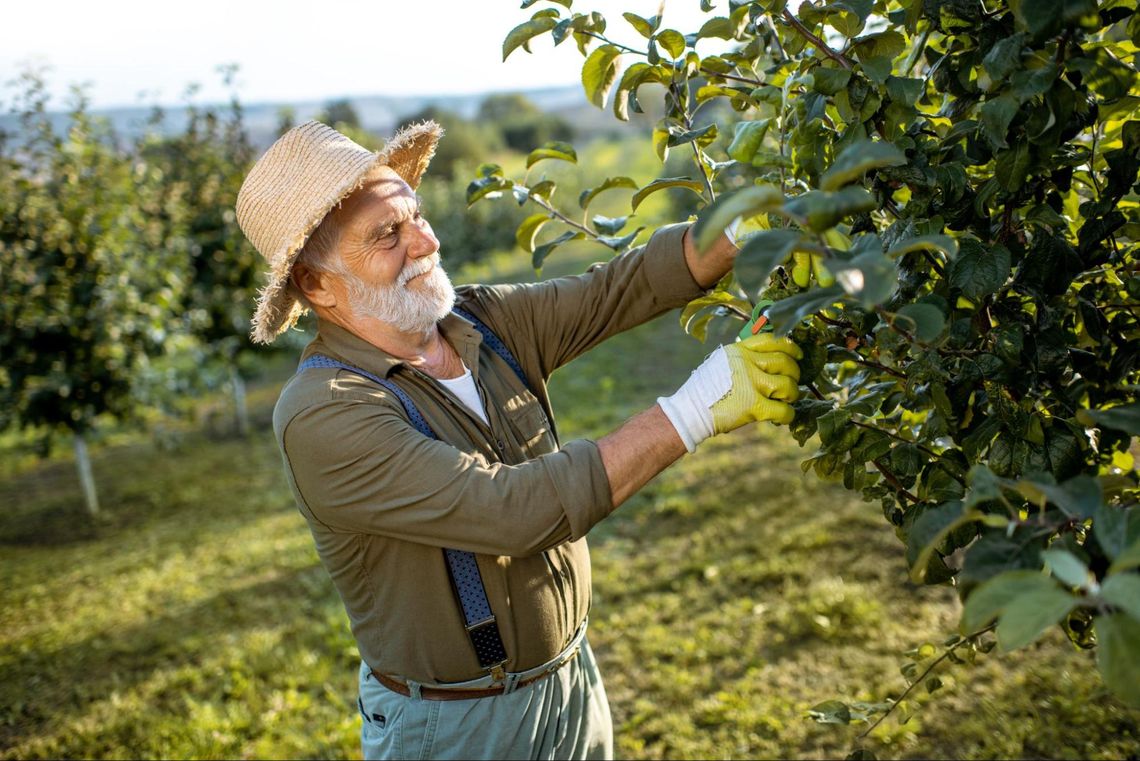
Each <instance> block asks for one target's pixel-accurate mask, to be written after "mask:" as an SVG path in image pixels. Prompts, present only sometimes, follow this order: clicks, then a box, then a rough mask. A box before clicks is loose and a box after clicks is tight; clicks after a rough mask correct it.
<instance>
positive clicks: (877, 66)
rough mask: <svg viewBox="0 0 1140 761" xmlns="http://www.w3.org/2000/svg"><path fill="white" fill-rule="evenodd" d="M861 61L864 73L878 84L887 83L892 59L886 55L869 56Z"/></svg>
mask: <svg viewBox="0 0 1140 761" xmlns="http://www.w3.org/2000/svg"><path fill="white" fill-rule="evenodd" d="M860 63H861V64H862V65H863V73H864V74H866V75H867V78H868V79H870V80H871V81H872V82H874V83H875V84H877V85H884V84H886V83H887V78H888V77H889V76H890V75H891V59H890V58H887V57H886V56H868V57H866V58H863V59H862V60H861V61H860Z"/></svg>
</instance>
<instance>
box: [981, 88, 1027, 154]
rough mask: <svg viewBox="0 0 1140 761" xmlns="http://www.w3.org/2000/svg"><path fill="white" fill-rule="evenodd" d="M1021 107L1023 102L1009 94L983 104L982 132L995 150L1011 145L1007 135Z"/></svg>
mask: <svg viewBox="0 0 1140 761" xmlns="http://www.w3.org/2000/svg"><path fill="white" fill-rule="evenodd" d="M1020 107H1021V103H1020V102H1019V101H1018V100H1017V98H1015V97H1014V96H1012V95H1008V94H1007V95H1000V96H998V97H996V98H990V99H989V100H987V101H986V102H985V103H984V104H983V105H982V114H981V116H982V134H984V135H985V136H986V139H987V140H988V141H989V143H990V147H992V148H993V149H994V150H997V149H998V148H1008V147H1009V143H1007V142H1006V141H1005V135H1006V132H1008V131H1009V124H1010V122H1012V121H1013V117H1014V116H1016V115H1017V110H1018V109H1019V108H1020Z"/></svg>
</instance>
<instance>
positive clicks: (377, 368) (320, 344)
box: [302, 312, 483, 378]
mask: <svg viewBox="0 0 1140 761" xmlns="http://www.w3.org/2000/svg"><path fill="white" fill-rule="evenodd" d="M438 325H439V330H440V332H441V333H442V334H443V338H444V340H446V341H447V342H448V343H449V344H451V345H452V347H453V348H454V349H455V350H456V351H457V352H459V356H460V358H461V359H462V360H463V363H464V364H465V365H467V367H468V368H470V369H471V372H472V373H476V374H477V373H478V357H479V344H480V343H482V340H483V336H482V335H480V333H479V331H478V330H476V329H475V326H474V325H472V324H471V323H470V322H468V321H467V320H465V319H463V318H462V317H460V316H459V315H457V314H455V313H454V312H449V313H448V314H447V315H446V316H445V317H444V318H443V319H442V320H440V321H439V323H438ZM313 354H323V355H324V356H326V357H331V358H332V359H338V360H340V361H341V362H344V363H345V364H348V365H351V366H353V367H359V368H360V369H361V370H367V371H368V372H370V373H372V374H373V375H376V376H378V377H380V378H387V377H388V376H389V375H391V374H392V373H393V372H394V371H395V370H396V368H397V367H400V366H401V365H407V362H406V361H405V360H403V359H400V358H399V357H395V356H393V355H391V354H389V353H388V352H386V351H384V350H383V349H380V348H378V347H376V346H373V345H372V344H370V343H369V342H368V341H366V340H364V339H363V338H361V337H360V336H358V335H356V334H355V333H353V332H352V331H351V330H348V329H347V328H343V327H341V326H340V325H337V324H336V323H332V322H328V321H326V320H321V319H319V318H318V319H317V336H316V338H314V339H313V340H312V341H311V342H309V345H308V346H306V347H305V351H304V353H303V355H302V361H303V360H304V359H307V358H309V357H310V356H312V355H313Z"/></svg>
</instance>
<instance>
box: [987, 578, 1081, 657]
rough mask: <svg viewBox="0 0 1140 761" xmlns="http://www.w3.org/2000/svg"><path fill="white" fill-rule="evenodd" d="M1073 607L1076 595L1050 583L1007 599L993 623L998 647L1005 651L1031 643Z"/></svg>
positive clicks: (1075, 604) (1075, 603) (1075, 602)
mask: <svg viewBox="0 0 1140 761" xmlns="http://www.w3.org/2000/svg"><path fill="white" fill-rule="evenodd" d="M1076 606H1077V598H1075V597H1073V595H1071V594H1069V593H1068V592H1066V591H1064V590H1062V589H1058V588H1057V587H1056V586H1055V585H1053V584H1052V583H1050V586H1049V587H1048V588H1045V587H1041V588H1039V589H1033V590H1029V591H1027V592H1025V593H1023V594H1022V595H1020V596H1018V597H1017V598H1015V599H1013V600H1011V601H1010V602H1009V603H1008V604H1007V605H1006V606H1005V609H1004V610H1003V611H1002V614H1001V619H1000V620H999V621H998V626H997V639H998V646H999V647H1000V648H1001V649H1002V650H1004V651H1006V652H1009V651H1011V650H1017V649H1018V648H1021V647H1025V646H1026V645H1028V644H1030V643H1032V642H1035V641H1036V640H1037V639H1039V638H1040V637H1041V635H1042V634H1044V633H1045V630H1046V629H1048V628H1049V627H1050V626H1052V625H1053V624H1056V623H1058V622H1059V621H1061V620H1062V619H1063V618H1064V617H1065V616H1067V615H1069V612H1070V611H1071V610H1072V609H1073V608H1075V607H1076Z"/></svg>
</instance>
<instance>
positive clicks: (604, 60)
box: [582, 45, 621, 108]
mask: <svg viewBox="0 0 1140 761" xmlns="http://www.w3.org/2000/svg"><path fill="white" fill-rule="evenodd" d="M620 55H621V49H620V48H618V47H617V46H616V45H602V46H600V47H598V48H596V49H595V50H594V52H593V53H590V57H589V58H587V59H586V62H585V63H584V64H582V88H583V89H584V90H585V91H586V99H587V100H589V101H590V102H591V103H593V104H594V105H595V106H597V107H598V108H604V107H605V103H606V93H608V92H609V91H610V86H611V85H613V83H614V78H615V77H616V76H617V59H618V57H619V56H620Z"/></svg>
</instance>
